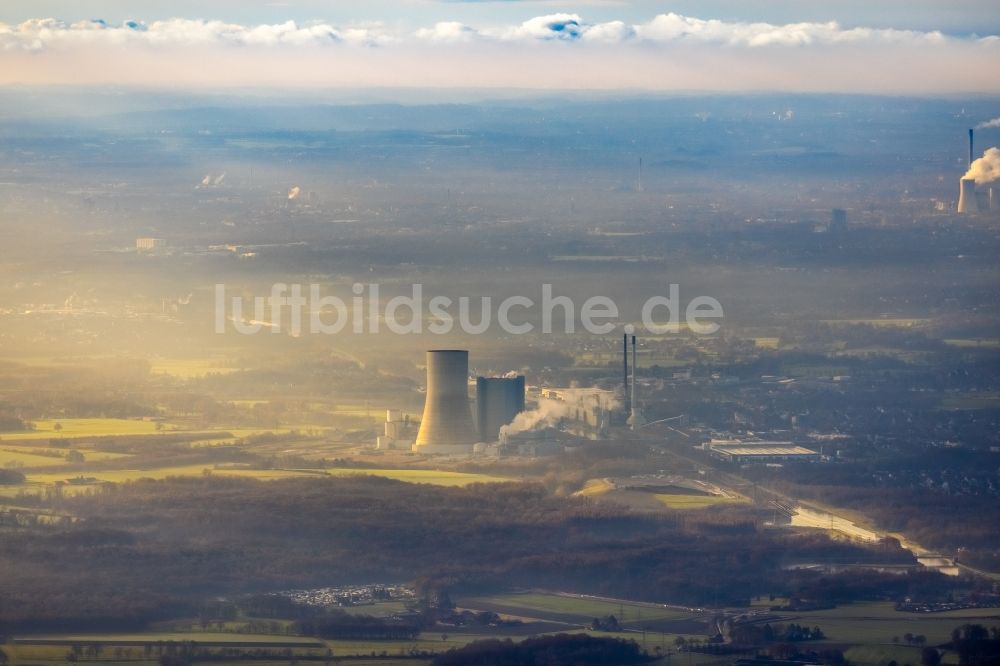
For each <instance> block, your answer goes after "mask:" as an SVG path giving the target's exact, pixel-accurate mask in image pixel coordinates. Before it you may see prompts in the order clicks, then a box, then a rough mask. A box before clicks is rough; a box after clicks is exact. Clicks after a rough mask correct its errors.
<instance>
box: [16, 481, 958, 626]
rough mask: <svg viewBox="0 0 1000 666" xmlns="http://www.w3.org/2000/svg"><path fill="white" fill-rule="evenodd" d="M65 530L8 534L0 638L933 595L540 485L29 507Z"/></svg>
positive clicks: (690, 522)
mask: <svg viewBox="0 0 1000 666" xmlns="http://www.w3.org/2000/svg"><path fill="white" fill-rule="evenodd" d="M36 503H37V507H36V508H37V509H38V510H39V512H40V513H39V514H38V515H39V516H44V515H46V513H45V512H48V511H53V512H58V513H59V514H62V515H72V516H75V517H76V520H74V521H73V522H69V523H67V522H66V521H56V522H53V521H46V520H41V519H40V520H37V521H34V522H31V521H27V522H26V521H23V520H22V521H21V523H20V524H18V525H7V526H4V527H3V528H2V529H3V538H2V539H0V567H2V568H3V570H5V571H8V572H11V573H12V574H13V575H9V576H4V577H2V578H0V604H2V605H0V622H2V624H0V633H11V632H15V631H17V632H30V631H45V630H55V629H59V630H60V631H68V630H99V629H114V630H116V631H121V630H124V629H129V628H133V629H139V628H141V627H143V626H145V625H146V624H148V623H149V622H151V621H153V620H156V619H160V618H165V617H176V616H178V615H197V614H198V613H199V612H200V610H201V608H202V607H203V606H204V605H205V604H206V603H208V601H209V599H215V598H218V597H223V598H230V599H231V598H234V597H235V596H238V595H249V594H266V593H272V592H277V591H282V590H287V589H293V588H299V589H301V588H308V587H311V586H326V585H337V584H355V583H370V582H372V581H393V582H414V583H416V584H417V586H418V589H423V590H446V591H458V592H474V591H476V592H477V591H494V590H503V589H509V588H511V587H517V586H523V587H547V588H551V589H565V590H574V591H578V592H585V593H592V594H602V595H607V596H615V597H620V598H631V599H643V600H652V601H664V600H670V601H671V602H672V603H682V604H690V605H693V606H695V605H729V604H746V603H748V601H749V600H750V599H751V597H754V596H756V595H762V594H776V595H781V596H786V597H795V598H798V599H804V600H815V601H817V602H822V603H833V602H837V601H846V600H850V599H864V598H878V599H884V598H890V599H895V598H899V597H901V596H914V595H917V596H919V595H920V594H924V595H926V594H934V593H936V592H940V591H942V590H944V589H945V588H946V587H948V586H953V583H950V582H947V581H945V580H943V577H941V576H938V575H937V574H932V573H920V574H917V573H913V574H909V575H905V576H882V575H879V574H876V573H866V574H857V573H850V574H841V575H829V576H828V575H821V574H819V573H816V572H810V571H806V570H797V571H793V572H790V571H786V570H784V569H783V568H782V564H783V563H784V562H786V561H808V560H810V559H815V558H820V557H822V558H831V557H832V558H838V557H845V558H846V557H850V558H852V559H854V560H856V561H870V562H895V563H905V562H910V561H912V556H911V555H910V554H909V553H908V552H906V551H903V550H901V549H899V547H898V544H894V543H882V544H878V545H873V546H864V547H863V546H859V545H854V544H850V543H847V542H843V541H833V540H831V539H829V538H828V537H826V536H824V535H822V534H818V533H817V534H808V535H806V534H796V533H790V532H787V531H776V530H766V529H762V528H760V527H758V525H757V523H756V522H755V520H754V515H753V511H752V510H751V509H746V510H742V511H734V510H732V509H729V510H727V511H726V512H716V511H712V510H708V511H703V512H698V513H688V514H686V515H683V516H682V515H681V514H671V513H666V514H663V515H638V514H633V513H630V512H629V511H628V510H627V509H625V508H622V507H619V506H616V505H614V504H608V503H601V504H598V503H595V502H593V501H591V500H588V499H586V498H575V497H574V498H564V497H557V496H554V495H552V494H551V493H550V492H549V491H547V490H546V489H545V488H544V487H543V486H541V485H538V484H518V483H504V484H473V485H471V486H467V487H464V488H461V487H456V488H443V487H435V486H429V485H422V484H410V483H403V482H397V481H392V480H389V479H381V478H374V477H361V476H358V477H345V478H315V479H312V478H298V479H287V480H281V481H269V482H262V481H257V480H252V479H235V478H220V477H211V476H209V477H204V478H197V477H194V478H169V479H166V480H161V481H153V480H140V481H135V482H129V483H123V484H118V485H109V486H106V487H100V488H94V489H93V490H88V491H86V492H83V493H80V494H76V495H72V494H65V495H60V494H53V495H50V496H49V497H47V498H45V499H42V498H39V499H37V500H36Z"/></svg>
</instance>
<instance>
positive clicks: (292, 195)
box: [288, 185, 302, 200]
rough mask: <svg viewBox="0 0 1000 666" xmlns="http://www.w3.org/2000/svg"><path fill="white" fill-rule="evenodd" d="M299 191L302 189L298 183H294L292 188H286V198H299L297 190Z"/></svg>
mask: <svg viewBox="0 0 1000 666" xmlns="http://www.w3.org/2000/svg"><path fill="white" fill-rule="evenodd" d="M301 191H302V190H301V188H299V186H298V185H296V186H295V187H293V188H292V189H290V190H288V198H289V200H291V199H298V198H299V192H301Z"/></svg>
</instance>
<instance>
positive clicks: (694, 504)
mask: <svg viewBox="0 0 1000 666" xmlns="http://www.w3.org/2000/svg"><path fill="white" fill-rule="evenodd" d="M655 497H656V499H658V500H659V501H660V502H662V503H663V504H664V505H665V506H667V507H669V508H671V509H705V508H707V507H710V506H716V505H717V504H734V503H738V502H740V500H737V499H733V498H731V497H723V496H722V495H671V494H669V493H662V494H661V493H657V494H656V496H655Z"/></svg>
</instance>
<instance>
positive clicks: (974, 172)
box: [963, 147, 1000, 185]
mask: <svg viewBox="0 0 1000 666" xmlns="http://www.w3.org/2000/svg"><path fill="white" fill-rule="evenodd" d="M963 178H974V179H975V180H976V185H985V184H986V183H992V182H993V181H995V180H1000V148H996V147H993V148H987V149H986V152H985V153H983V156H982V157H980V158H979V159H978V160H976V161H975V162H973V163H972V164H970V165H969V170H968V172H966V174H965V176H963Z"/></svg>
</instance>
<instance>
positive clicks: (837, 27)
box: [0, 0, 1000, 94]
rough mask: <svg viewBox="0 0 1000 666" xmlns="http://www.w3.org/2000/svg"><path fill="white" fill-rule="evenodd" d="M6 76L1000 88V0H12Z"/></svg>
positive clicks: (6, 27)
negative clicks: (998, 1) (998, 2)
mask: <svg viewBox="0 0 1000 666" xmlns="http://www.w3.org/2000/svg"><path fill="white" fill-rule="evenodd" d="M0 22H2V23H0V83H35V84H45V83H72V84H110V83H113V84H118V85H130V84H134V85H145V86H154V87H177V88H205V87H208V88H218V87H227V86H248V85H260V86H296V87H299V86H306V87H308V86H322V87H330V86H333V87H337V86H341V87H373V88H385V87H417V88H419V87H455V88H463V87H464V88H470V87H471V88H538V89H553V88H558V89H579V90H615V89H630V90H650V91H671V90H705V91H708V90H712V91H742V90H768V91H770V90H787V91H839V92H888V93H923V94H935V93H965V92H985V93H997V92H1000V77H997V76H996V70H997V65H1000V11H998V10H997V8H996V1H995V0H989V1H987V0H952V1H951V2H930V1H927V0H905V1H904V0H867V1H865V2H862V1H856V0H828V1H826V2H818V1H817V2H814V1H812V0H794V1H793V0H757V1H754V2H749V1H747V0H701V1H698V2H694V1H678V2H663V1H661V2H654V1H652V0H637V1H634V2H626V1H624V0H623V1H617V0H576V1H575V2H561V1H552V0H536V1H529V0H520V1H519V0H503V1H460V0H458V1H435V0H395V1H390V0H366V1H364V2H344V1H325V2H324V1H320V0H274V1H271V2H260V1H256V2H253V1H251V2H247V1H246V0H215V1H214V2H213V1H211V0H201V1H194V0H173V1H172V2H169V3H167V2H163V3H154V2H144V3H136V2H132V1H126V0H79V1H73V2H67V1H66V0H62V1H55V0H30V1H21V0H5V1H4V2H3V3H0Z"/></svg>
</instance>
